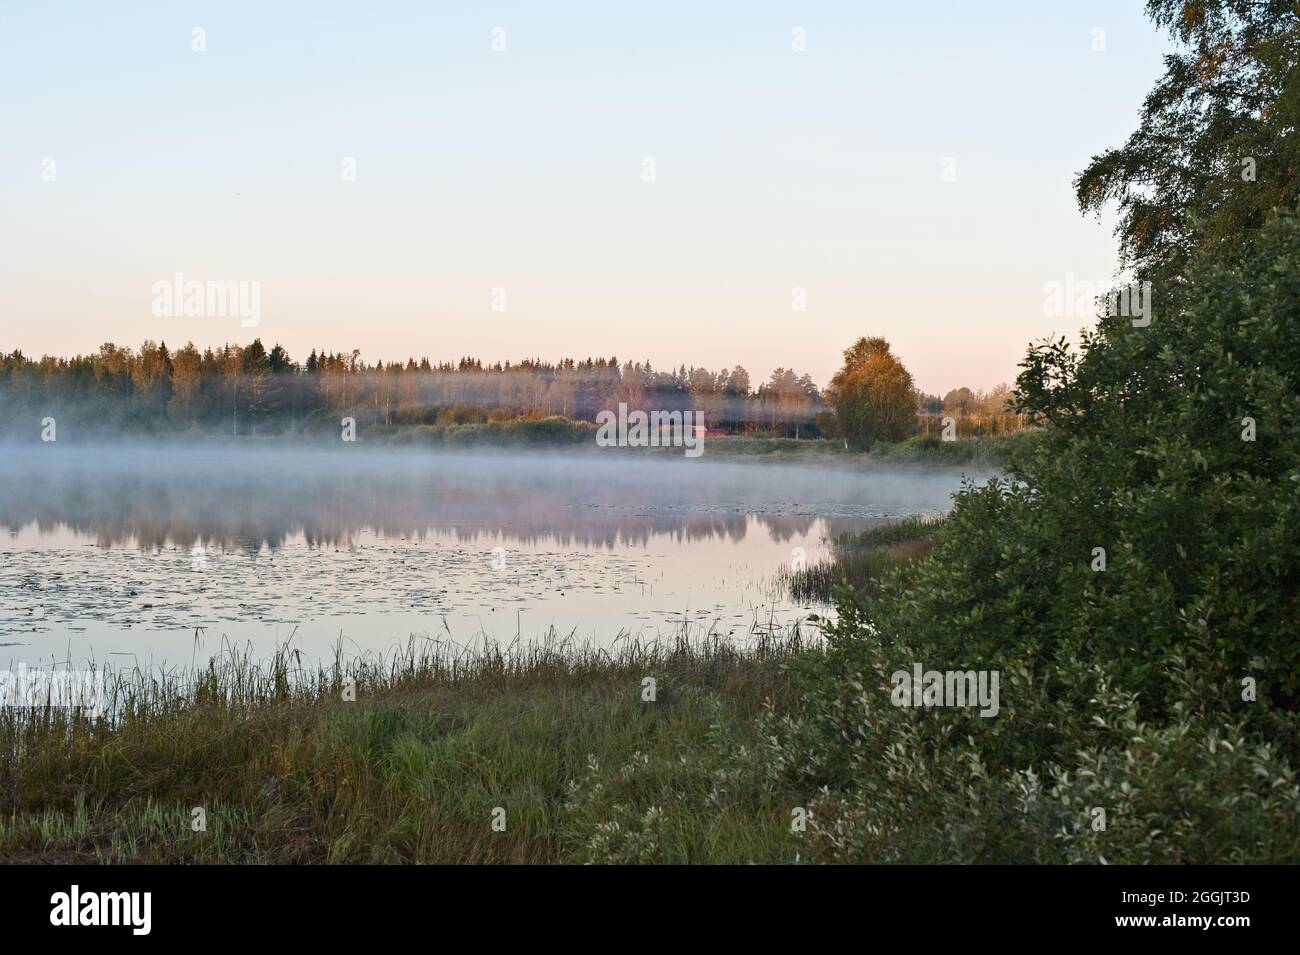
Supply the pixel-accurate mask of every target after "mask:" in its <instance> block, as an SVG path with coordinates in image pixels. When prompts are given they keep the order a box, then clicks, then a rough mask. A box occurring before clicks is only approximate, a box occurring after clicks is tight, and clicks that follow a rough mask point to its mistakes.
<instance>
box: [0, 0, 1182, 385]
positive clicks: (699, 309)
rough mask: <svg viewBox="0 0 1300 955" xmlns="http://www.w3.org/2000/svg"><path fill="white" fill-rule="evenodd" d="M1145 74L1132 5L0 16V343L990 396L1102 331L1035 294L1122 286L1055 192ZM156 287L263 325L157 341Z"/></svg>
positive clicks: (94, 9) (164, 7) (1063, 189)
mask: <svg viewBox="0 0 1300 955" xmlns="http://www.w3.org/2000/svg"><path fill="white" fill-rule="evenodd" d="M1098 31H1102V32H1100V33H1099V32H1098ZM1168 49H1169V46H1168V40H1167V38H1166V37H1165V36H1164V35H1162V34H1161V33H1159V32H1158V31H1157V30H1156V28H1155V26H1154V25H1153V24H1152V23H1151V22H1150V21H1148V20H1147V19H1146V18H1145V17H1144V15H1143V12H1142V4H1141V3H1140V2H1139V0H1098V2H1090V3H1088V4H1081V3H1043V2H1042V0H1028V2H1021V0H1008V2H1002V3H997V4H992V5H990V4H973V3H969V2H939V0H934V2H929V3H924V4H920V3H889V4H882V3H874V2H863V0H857V2H826V3H817V2H801V3H770V2H755V0H750V2H744V3H730V2H728V3H721V2H720V3H708V4H701V3H698V2H694V3H677V2H656V3H653V4H609V3H537V2H533V3H491V2H485V3H474V4H451V3H431V2H424V3H399V2H388V3H384V2H374V3H289V2H284V3H267V2H265V0H261V2H254V3H245V2H229V0H227V2H220V3H218V2H209V3H187V2H169V3H152V2H140V3H132V4H129V5H128V4H103V3H91V2H79V3H50V2H30V3H29V2H15V0H0V124H2V125H0V129H2V132H0V349H2V350H3V351H5V352H8V351H11V350H13V349H14V348H19V349H21V350H22V351H23V352H24V353H26V354H28V355H29V356H38V355H42V354H57V355H70V354H74V353H86V352H93V351H95V350H97V349H98V347H99V345H100V344H101V343H103V342H106V341H112V342H115V343H117V344H119V345H130V346H133V347H134V346H138V345H139V344H140V343H141V342H142V341H144V340H145V339H153V340H163V341H166V342H167V344H168V345H169V346H172V347H176V346H179V345H182V344H184V343H185V342H186V341H190V340H192V341H194V342H195V343H196V344H197V345H199V346H200V347H203V346H205V345H212V346H219V345H221V344H222V343H224V342H232V343H239V344H246V343H247V342H248V341H251V340H252V338H254V337H260V338H262V340H263V341H264V342H265V343H266V344H267V347H269V346H270V344H271V343H272V342H280V343H282V344H283V345H284V346H285V347H286V348H288V350H289V352H290V354H291V355H292V356H293V357H294V358H296V359H299V360H303V359H305V358H306V356H307V353H308V352H309V351H310V350H311V349H312V348H313V347H315V348H324V349H327V350H330V351H340V350H342V351H351V350H352V349H354V348H356V349H359V350H360V351H361V354H362V358H364V359H366V360H367V361H375V360H378V359H383V360H398V359H400V360H405V359H406V358H407V357H408V356H414V357H415V358H416V359H417V360H418V359H419V358H420V357H421V356H428V357H429V358H430V359H431V360H432V361H434V362H437V361H439V360H455V359H457V358H459V357H460V356H462V355H473V356H476V357H478V358H480V359H482V360H484V361H485V362H495V361H498V360H500V361H505V360H519V359H522V358H528V357H539V358H542V359H546V360H557V359H559V358H562V357H570V356H571V357H575V358H583V357H586V356H588V355H591V356H597V357H599V356H605V357H609V356H616V357H617V358H618V359H619V360H620V361H626V360H638V361H644V360H649V361H650V362H651V363H652V364H653V365H654V366H655V367H659V368H663V367H668V366H673V367H676V366H678V365H683V364H684V365H688V366H704V367H708V368H712V369H718V368H721V367H731V366H733V365H736V364H741V365H744V366H745V367H746V368H747V369H748V370H749V371H750V374H751V376H752V377H753V378H754V379H755V380H756V381H757V380H759V379H763V378H766V376H767V375H768V373H769V372H770V371H771V370H772V369H773V368H775V367H777V366H783V367H793V368H794V369H795V370H796V371H797V372H799V373H800V374H803V373H805V372H807V373H810V374H811V375H812V377H813V379H814V380H815V381H816V382H818V383H819V384H821V385H825V384H826V383H827V381H828V380H829V379H830V376H831V375H832V374H833V373H834V371H835V369H836V367H837V366H838V364H839V361H840V356H841V352H842V351H843V350H844V349H845V348H846V347H847V346H848V345H850V344H851V343H852V342H853V341H854V340H855V339H857V338H858V337H860V336H863V335H883V336H884V337H885V338H887V339H888V340H889V341H890V342H891V343H892V345H893V349H894V352H895V353H896V354H897V355H898V356H899V357H900V358H901V359H902V360H903V362H904V364H905V365H906V366H907V367H908V369H909V370H910V371H911V372H912V373H913V375H914V377H915V380H916V383H917V385H918V386H919V387H920V388H922V389H923V390H925V391H928V392H938V393H940V394H942V393H943V392H945V391H947V390H949V389H951V388H955V387H958V386H961V385H966V386H969V387H972V388H975V389H984V388H989V387H991V386H993V385H995V384H997V383H999V382H1002V381H1012V380H1014V377H1015V375H1016V365H1017V363H1018V362H1019V361H1020V360H1021V358H1022V357H1023V356H1024V353H1025V349H1026V347H1027V345H1028V344H1029V342H1031V341H1034V340H1039V339H1042V338H1044V337H1045V336H1049V335H1059V334H1066V335H1071V336H1073V335H1074V334H1075V333H1077V331H1078V330H1079V329H1080V328H1082V327H1085V326H1088V325H1090V324H1091V319H1090V318H1089V316H1088V315H1087V314H1085V313H1084V312H1083V310H1081V309H1080V310H1074V309H1069V308H1065V309H1057V308H1053V307H1051V306H1049V305H1047V304H1046V302H1047V300H1048V295H1047V292H1046V290H1047V286H1048V283H1053V282H1055V283H1058V285H1059V286H1065V285H1066V284H1067V283H1075V286H1076V287H1077V286H1078V283H1082V282H1084V281H1090V282H1098V283H1100V282H1103V281H1104V280H1106V279H1108V278H1109V277H1111V276H1112V275H1113V273H1114V270H1115V267H1116V254H1115V248H1116V243H1115V239H1114V237H1113V235H1112V228H1113V219H1111V218H1108V217H1107V216H1103V217H1102V218H1101V219H1100V220H1099V219H1097V218H1096V217H1085V216H1083V215H1082V214H1080V213H1079V211H1078V209H1077V207H1076V205H1075V202H1074V197H1073V189H1072V180H1073V178H1074V176H1075V175H1076V174H1077V173H1078V172H1079V171H1080V170H1081V169H1082V168H1083V167H1084V166H1085V165H1086V163H1087V161H1088V159H1089V157H1090V156H1092V155H1093V154H1095V153H1097V152H1100V151H1101V150H1103V149H1105V148H1107V147H1110V146H1116V145H1119V144H1121V143H1122V142H1123V141H1124V139H1125V138H1127V136H1128V134H1129V133H1130V132H1131V131H1132V129H1133V128H1134V126H1135V125H1136V122H1137V113H1138V109H1139V107H1140V105H1141V102H1142V100H1143V97H1144V96H1145V94H1146V93H1147V91H1148V90H1149V89H1150V88H1151V87H1152V85H1153V83H1154V82H1155V80H1156V78H1157V77H1158V76H1159V75H1160V73H1161V72H1162V60H1161V58H1162V56H1163V54H1164V53H1166V52H1167V51H1168ZM177 273H180V274H181V275H182V276H183V281H191V282H200V283H207V282H237V283H244V284H243V285H242V286H240V287H241V288H242V289H244V290H245V292H246V294H251V290H252V289H254V288H255V289H256V290H257V295H258V299H257V302H258V308H257V314H256V319H255V320H256V324H255V325H250V324H248V323H249V322H251V321H253V320H254V319H253V318H252V317H251V310H250V311H246V312H244V313H233V314H232V310H231V309H227V310H225V314H211V312H212V311H218V312H220V311H221V309H219V308H207V309H201V311H205V314H199V315H193V314H191V315H186V314H184V309H183V308H171V309H170V310H169V308H168V306H165V305H164V306H161V311H162V314H158V313H159V311H160V306H159V301H158V296H159V287H158V285H157V283H160V282H165V283H172V282H173V281H174V276H175V275H176V274H177ZM1061 312H1065V314H1060V313H1061Z"/></svg>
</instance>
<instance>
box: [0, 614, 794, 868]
mask: <svg viewBox="0 0 1300 955" xmlns="http://www.w3.org/2000/svg"><path fill="white" fill-rule="evenodd" d="M806 646H807V638H806V637H805V635H803V634H801V633H800V632H799V630H798V629H797V628H791V629H788V630H786V631H785V632H783V633H778V634H776V635H773V634H771V633H764V632H758V633H756V635H755V639H754V641H753V643H752V644H751V645H749V646H748V648H747V649H738V648H737V647H736V646H734V645H732V644H731V643H729V642H726V641H724V640H721V639H718V638H716V637H712V638H706V639H702V640H694V641H687V640H685V639H680V638H679V639H675V640H668V641H662V642H650V643H647V642H637V641H630V640H623V641H620V642H619V643H617V644H616V645H615V646H614V647H613V648H598V647H593V646H575V645H573V644H572V643H570V642H569V641H565V640H559V639H555V638H554V637H552V638H551V639H548V640H544V641H539V642H536V643H532V644H528V645H524V644H519V643H516V644H512V645H509V646H504V647H503V646H489V647H487V648H485V649H480V650H477V651H474V652H471V651H468V650H466V649H463V648H461V647H459V646H456V645H454V644H449V643H445V642H443V643H440V642H429V641H417V640H412V641H411V642H410V643H409V645H408V646H407V647H406V648H405V649H403V650H402V651H400V652H395V653H392V654H389V655H386V656H367V657H363V658H360V659H356V660H352V661H345V660H344V659H343V657H342V655H341V654H340V655H339V656H337V657H336V660H335V662H334V663H333V664H332V665H329V666H324V667H318V668H315V669H312V668H309V667H305V666H303V665H302V660H301V656H300V655H299V654H298V653H296V652H295V651H292V650H289V649H287V648H285V649H282V650H281V651H280V652H278V653H276V654H275V655H274V656H273V657H272V658H271V659H270V660H267V661H264V662H254V661H253V660H252V659H251V658H250V657H249V656H248V655H247V654H244V653H239V652H234V651H229V650H228V651H227V652H225V653H223V654H221V655H220V656H219V657H218V658H215V659H214V660H213V661H212V662H211V663H210V664H209V665H208V666H206V667H204V668H203V669H201V670H198V671H190V672H186V671H177V672H175V673H171V674H167V675H162V676H158V675H150V674H148V673H145V672H142V671H138V670H130V671H121V672H114V673H111V674H106V678H107V679H106V684H107V694H108V701H107V707H106V715H105V716H103V717H102V718H99V719H92V718H90V717H88V716H86V715H84V714H82V713H77V712H72V711H68V710H65V709H57V708H53V707H43V708H39V709H5V710H2V711H0V861H7V862H13V861H28V860H68V861H102V862H223V863H225V862H559V861H617V860H621V859H624V858H636V857H637V854H638V853H639V852H642V851H643V850H644V848H645V846H647V845H651V844H652V845H653V846H654V853H655V858H656V859H660V860H665V861H683V862H686V861H691V862H772V861H788V860H791V859H793V857H794V852H795V850H794V848H793V846H792V843H791V841H790V833H789V832H788V829H789V818H790V808H789V807H790V806H791V805H794V804H795V802H794V801H793V797H792V796H788V795H785V794H783V793H782V792H781V791H780V790H779V788H777V787H774V786H772V785H769V784H767V783H763V782H761V781H758V782H755V783H754V784H753V785H750V784H745V785H739V780H738V779H737V775H736V774H737V764H736V763H735V761H734V757H735V756H736V754H737V753H738V752H739V753H744V752H746V751H747V750H748V751H749V752H755V753H756V752H757V751H758V749H759V748H760V747H761V746H762V745H763V741H762V739H761V738H760V733H759V731H758V728H757V717H758V716H759V715H760V714H761V713H764V712H786V711H788V710H790V708H791V707H792V706H794V705H795V703H796V701H797V697H798V694H797V692H796V691H795V689H794V687H793V684H792V678H791V677H790V676H789V674H788V672H787V669H786V666H785V664H786V663H788V662H789V661H791V660H792V659H794V658H795V657H797V656H799V655H800V654H801V653H803V652H805V648H806ZM647 680H653V681H654V682H653V699H652V700H650V699H645V698H644V697H646V696H647V695H649V694H650V688H651V686H652V684H650V683H647V682H646V681H647ZM715 770H716V771H717V772H720V773H722V775H723V776H726V777H727V778H731V779H733V780H737V783H736V785H735V788H733V789H727V784H726V782H725V780H723V779H722V778H721V777H718V776H717V775H716V773H715ZM754 772H756V773H758V772H759V769H758V768H757V764H755V768H754ZM720 787H721V788H720ZM626 804H635V805H638V806H642V805H651V806H658V807H659V810H660V811H659V813H658V814H657V815H656V816H655V818H653V819H651V820H650V829H646V828H645V827H643V826H642V825H641V824H642V823H645V822H646V820H645V813H644V812H641V811H638V813H637V819H636V820H632V821H628V822H627V823H625V824H618V821H619V819H620V813H621V812H622V811H623V810H622V808H621V807H623V806H624V805H626ZM196 809H200V810H202V813H203V816H204V817H205V821H206V827H205V828H204V829H203V830H202V831H196V829H195V819H196V818H197V816H196V814H195V810H196ZM498 810H504V816H503V817H502V816H500V815H499V814H498V815H497V816H495V817H494V812H497V811H498ZM494 818H495V819H497V820H498V821H500V820H501V819H503V820H504V829H499V828H494V826H493V821H494ZM611 824H613V825H612V828H611ZM651 830H652V831H651ZM629 834H632V836H633V842H632V843H628V842H627V838H628V836H629Z"/></svg>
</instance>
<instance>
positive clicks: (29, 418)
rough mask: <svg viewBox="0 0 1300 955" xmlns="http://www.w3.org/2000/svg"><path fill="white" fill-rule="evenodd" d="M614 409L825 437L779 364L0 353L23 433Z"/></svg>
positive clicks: (967, 404) (999, 409) (590, 413)
mask: <svg viewBox="0 0 1300 955" xmlns="http://www.w3.org/2000/svg"><path fill="white" fill-rule="evenodd" d="M909 387H910V385H909ZM1006 397H1007V388H1006V386H1005V385H1001V386H999V387H998V388H996V389H994V390H993V391H991V392H989V393H988V394H987V395H985V394H983V393H975V392H972V391H971V389H969V388H960V389H955V390H954V391H951V392H949V393H948V395H946V396H945V397H944V398H942V399H941V398H939V397H938V396H935V395H927V394H923V393H921V392H915V393H914V396H913V399H914V400H913V404H914V407H915V413H916V415H918V418H917V422H918V427H917V429H919V430H921V431H922V432H925V431H927V419H928V418H931V417H937V416H938V415H940V414H953V415H956V416H958V417H960V418H962V419H966V420H969V421H972V422H978V421H980V420H982V416H988V415H1001V414H1003V413H1004V412H1005V402H1006ZM623 402H625V403H626V404H627V405H628V407H629V408H640V409H642V410H646V411H652V410H653V411H669V412H671V411H697V412H700V413H702V414H703V416H704V421H705V422H706V424H707V425H708V427H709V428H711V429H718V430H720V431H725V432H729V433H744V434H752V433H762V434H768V435H776V436H783V437H801V438H812V437H820V436H837V435H836V428H835V424H834V421H833V415H832V414H831V412H830V411H829V410H828V408H827V405H826V402H825V399H824V396H823V394H822V392H821V391H820V390H819V389H818V387H817V385H816V384H815V383H814V382H813V380H812V378H811V377H810V376H809V375H807V374H803V375H799V374H797V373H796V372H795V371H794V370H793V369H788V368H777V369H776V370H775V371H773V372H772V373H771V375H769V376H768V378H767V379H766V380H765V381H758V382H757V383H755V382H753V381H752V380H751V378H750V374H749V372H748V371H746V370H745V369H744V368H743V367H741V366H739V365H737V366H735V367H734V368H732V369H730V370H723V371H718V372H714V371H710V370H708V369H707V368H694V367H691V368H688V367H686V366H684V365H683V366H681V367H679V368H677V369H668V370H658V369H655V368H653V367H652V366H651V364H650V362H648V361H646V362H630V361H629V362H624V363H622V364H620V363H619V361H618V359H617V358H587V359H585V360H582V361H577V360H574V359H564V360H562V361H559V362H557V363H548V362H543V361H540V360H536V359H529V360H525V361H521V362H518V363H511V362H504V363H502V362H498V363H496V364H490V365H489V364H484V363H483V362H482V361H480V360H477V359H473V358H461V359H460V360H459V361H456V362H454V363H453V362H441V363H438V364H432V363H430V361H429V360H428V359H427V358H424V359H421V360H420V361H418V362H417V361H416V360H415V359H414V358H410V359H407V361H406V362H405V363H403V362H375V363H373V364H368V363H366V362H365V361H363V360H362V359H361V356H360V352H358V351H352V352H347V353H345V352H326V351H319V352H318V351H317V350H315V349H313V350H312V352H311V353H310V354H309V355H308V356H307V359H306V360H305V361H296V360H294V359H293V358H292V357H290V355H289V353H288V352H287V351H286V350H285V349H284V348H283V347H282V346H280V345H279V344H276V345H274V346H273V347H272V348H271V349H270V350H267V348H266V347H265V346H264V345H263V344H262V341H261V340H260V339H255V340H253V341H252V342H250V343H249V344H248V345H244V346H240V345H233V344H226V345H223V346H222V347H220V348H218V349H212V348H206V349H204V350H203V351H199V349H198V348H197V347H195V346H194V345H193V344H187V345H185V346H184V347H183V348H179V349H177V350H175V351H173V350H171V349H169V348H168V346H167V344H166V343H165V342H154V341H146V342H144V343H143V344H142V345H141V346H140V347H139V348H138V349H131V348H127V347H121V346H118V345H115V344H112V343H106V344H104V345H102V346H100V348H99V350H98V351H97V352H95V353H93V354H89V355H77V356H75V357H73V358H58V357H51V356H45V357H42V358H40V359H32V358H28V357H26V356H24V355H23V354H22V352H20V351H13V352H11V353H10V354H8V355H0V407H3V409H4V415H3V418H2V420H0V429H2V430H3V431H4V432H6V433H9V434H11V435H12V434H15V433H27V432H30V433H35V430H36V429H37V428H38V426H39V423H40V422H41V420H42V419H44V418H46V417H53V418H55V419H56V421H58V422H59V423H60V424H63V423H65V422H66V423H67V424H70V425H71V426H73V427H74V428H78V429H86V430H95V431H104V430H126V431H144V432H150V431H166V430H189V429H195V430H204V431H217V432H222V433H225V434H233V435H247V434H277V433H285V432H292V431H298V430H304V429H307V430H309V429H311V428H312V426H313V425H314V424H321V425H324V424H325V423H327V422H328V423H329V424H330V425H331V426H333V425H336V424H337V422H338V420H339V419H340V418H342V417H345V416H351V417H354V418H355V419H356V420H357V422H358V424H360V425H362V426H367V425H382V426H386V427H392V426H400V425H432V426H449V425H462V424H479V423H483V422H487V421H512V420H518V419H532V420H540V419H543V418H550V417H561V418H565V419H568V420H572V421H594V420H595V417H596V415H597V413H599V412H600V411H602V410H606V409H610V410H613V409H616V408H617V407H618V405H619V404H620V403H623ZM908 414H909V417H910V416H911V414H912V412H911V411H910V410H909V412H908Z"/></svg>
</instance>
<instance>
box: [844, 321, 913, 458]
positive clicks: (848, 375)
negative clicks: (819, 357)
mask: <svg viewBox="0 0 1300 955" xmlns="http://www.w3.org/2000/svg"><path fill="white" fill-rule="evenodd" d="M826 398H827V400H828V401H829V402H830V404H831V407H832V408H833V409H834V410H835V418H836V422H837V424H838V430H839V433H840V434H841V435H842V436H843V438H844V440H846V441H847V442H849V444H851V445H853V446H854V447H857V448H861V449H868V448H870V447H871V446H872V445H873V444H875V443H876V442H877V441H900V440H902V439H903V438H905V437H907V436H908V435H910V434H911V433H912V432H913V431H914V430H915V428H916V389H915V388H914V387H913V384H912V375H911V373H910V372H908V370H907V369H906V368H904V367H903V363H902V362H900V361H899V360H898V358H896V357H895V356H894V354H893V353H892V352H891V351H890V349H889V342H887V341H885V339H883V338H859V339H858V340H857V341H856V342H854V343H853V345H851V346H850V347H849V348H847V349H845V351H844V365H843V367H842V368H840V370H839V371H837V372H836V373H835V377H833V378H832V379H831V385H830V387H829V388H828V389H827V390H826Z"/></svg>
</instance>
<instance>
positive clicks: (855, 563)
mask: <svg viewBox="0 0 1300 955" xmlns="http://www.w3.org/2000/svg"><path fill="white" fill-rule="evenodd" d="M942 524H943V518H942V517H940V516H934V517H907V518H904V519H902V520H899V521H891V522H890V523H888V524H881V525H880V526H879V527H872V528H868V529H867V530H865V531H863V532H862V533H861V534H856V535H853V536H848V535H844V536H842V537H840V539H839V540H837V541H835V542H834V549H833V553H832V556H831V557H830V558H829V559H826V560H820V561H818V562H817V563H815V564H812V565H810V566H807V567H804V568H802V569H800V570H794V569H790V568H784V569H782V570H781V571H780V572H779V573H778V575H777V578H778V580H779V582H780V583H781V584H782V586H784V587H785V590H786V592H787V593H788V594H789V595H790V597H791V598H792V599H794V600H796V601H798V602H800V603H803V604H809V603H820V604H829V603H831V601H832V599H833V598H834V594H835V588H836V587H839V586H842V585H844V584H848V585H849V586H851V587H853V588H854V589H855V590H860V591H865V592H867V593H875V592H876V590H877V588H878V587H879V585H880V582H881V580H882V579H883V578H884V576H885V574H886V573H887V572H888V571H891V570H895V569H898V568H906V567H907V566H908V565H909V564H911V563H912V562H913V561H915V560H917V559H919V558H921V557H924V556H925V555H927V554H929V553H930V551H931V549H932V548H933V546H934V544H933V539H934V535H935V534H936V533H937V532H938V530H939V528H940V526H941V525H942Z"/></svg>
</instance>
